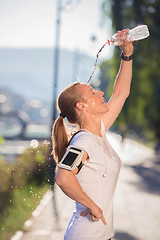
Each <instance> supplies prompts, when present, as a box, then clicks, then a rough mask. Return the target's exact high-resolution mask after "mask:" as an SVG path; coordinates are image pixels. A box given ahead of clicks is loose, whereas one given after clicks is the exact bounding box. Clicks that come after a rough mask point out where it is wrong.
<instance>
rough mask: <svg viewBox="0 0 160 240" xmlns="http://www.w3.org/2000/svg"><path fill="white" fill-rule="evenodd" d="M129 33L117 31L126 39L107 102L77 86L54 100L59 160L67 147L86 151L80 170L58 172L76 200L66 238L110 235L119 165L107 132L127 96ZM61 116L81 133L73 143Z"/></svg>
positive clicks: (78, 239) (87, 88) (97, 93)
mask: <svg viewBox="0 0 160 240" xmlns="http://www.w3.org/2000/svg"><path fill="white" fill-rule="evenodd" d="M127 32H128V29H127V30H123V31H121V32H118V34H119V37H121V38H123V39H124V43H123V45H122V46H120V48H121V50H122V55H121V58H122V62H121V66H120V69H119V73H118V75H117V78H116V81H115V85H114V90H113V94H112V96H111V98H110V100H109V102H108V103H106V102H105V101H104V98H103V95H104V93H103V92H101V91H96V90H94V89H93V88H92V87H91V86H89V85H88V84H82V83H79V82H77V83H73V84H71V85H70V86H68V87H67V88H66V89H64V90H63V91H62V92H61V94H60V95H59V98H58V107H59V110H60V112H61V113H60V116H59V117H58V119H57V120H56V121H55V124H54V127H53V151H54V156H55V158H56V159H57V162H60V160H61V159H62V157H63V155H64V153H65V152H66V150H67V146H69V145H73V146H75V147H81V148H83V149H84V150H85V151H84V153H83V156H82V163H83V167H82V168H81V170H80V171H79V170H78V167H76V168H75V169H74V170H73V171H69V170H66V169H62V168H59V169H58V171H57V174H56V183H57V184H58V185H59V186H60V188H61V189H62V191H63V192H64V193H65V194H66V195H67V196H69V197H70V198H72V199H73V200H75V201H76V208H75V210H74V212H73V216H72V218H71V220H70V223H69V225H68V227H67V230H66V233H65V236H64V240H107V239H111V237H112V236H113V234H114V232H113V199H114V192H115V187H116V183H117V179H118V174H119V170H120V166H121V162H120V159H119V157H118V155H117V154H116V153H115V151H114V150H113V149H112V147H111V145H110V144H109V142H108V141H107V139H106V134H105V132H106V131H107V130H108V129H109V128H110V127H111V125H112V124H113V123H114V121H115V119H116V118H117V116H118V114H119V112H120V111H121V109H122V106H123V104H124V102H125V100H126V98H127V97H128V95H129V92H130V85H131V77H132V58H133V44H132V43H131V42H130V43H128V42H126V41H125V39H126V35H127ZM64 117H66V118H67V120H68V122H69V123H71V124H76V125H77V126H78V127H79V129H80V131H78V133H77V134H75V135H74V136H73V137H72V138H71V139H69V136H68V134H67V131H66V129H65V125H64V120H63V118H64ZM69 140H70V141H69Z"/></svg>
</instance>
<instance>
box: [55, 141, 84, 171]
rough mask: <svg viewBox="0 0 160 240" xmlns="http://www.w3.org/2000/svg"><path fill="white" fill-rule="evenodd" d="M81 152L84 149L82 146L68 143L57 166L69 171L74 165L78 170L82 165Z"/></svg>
mask: <svg viewBox="0 0 160 240" xmlns="http://www.w3.org/2000/svg"><path fill="white" fill-rule="evenodd" d="M83 153H84V150H83V149H82V148H79V147H75V146H72V145H70V146H69V147H68V149H67V151H66V153H65V154H64V156H63V158H62V160H61V161H60V162H59V163H58V167H59V168H64V169H67V170H69V171H72V170H74V169H75V168H76V167H78V172H79V171H80V169H81V168H82V166H83V164H82V160H81V158H82V155H83ZM78 172H77V173H78Z"/></svg>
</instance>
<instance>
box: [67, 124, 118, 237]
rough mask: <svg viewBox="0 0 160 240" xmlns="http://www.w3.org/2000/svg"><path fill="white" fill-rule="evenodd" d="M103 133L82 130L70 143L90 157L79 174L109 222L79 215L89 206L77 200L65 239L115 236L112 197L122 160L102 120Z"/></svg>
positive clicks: (86, 190) (81, 183)
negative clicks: (110, 141) (109, 139)
mask: <svg viewBox="0 0 160 240" xmlns="http://www.w3.org/2000/svg"><path fill="white" fill-rule="evenodd" d="M101 134H102V137H100V136H98V135H95V134H93V133H91V132H88V131H81V132H79V133H77V134H76V135H75V136H74V137H73V139H72V140H71V143H70V144H71V145H74V146H77V147H82V148H83V149H84V150H85V151H86V152H87V154H88V156H89V159H87V160H86V161H85V163H84V166H83V167H82V169H81V170H80V172H79V173H78V174H77V175H76V177H77V179H78V181H79V183H80V185H81V187H82V189H83V190H84V192H86V193H87V195H88V196H89V197H90V198H91V199H92V200H93V201H94V202H95V203H96V204H97V205H98V206H99V207H100V208H101V209H102V210H103V212H104V217H105V219H106V222H107V225H104V224H103V223H102V221H101V220H99V221H98V222H94V221H92V220H91V219H90V217H89V216H88V215H87V216H86V217H82V216H80V213H81V212H82V211H84V210H85V209H86V207H85V206H83V205H82V204H80V203H78V202H76V208H75V210H74V213H73V216H72V219H71V221H70V223H69V225H68V228H67V231H66V234H65V238H64V239H65V240H72V239H73V240H106V239H109V238H111V237H112V236H113V233H114V231H113V199H114V193H115V188H116V183H117V180H118V175H119V171H120V167H121V161H120V158H119V157H118V155H117V154H116V152H115V151H114V150H113V148H112V147H111V145H110V143H109V142H108V140H107V138H106V133H105V129H104V125H103V123H102V128H101Z"/></svg>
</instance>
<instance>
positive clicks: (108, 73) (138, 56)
mask: <svg viewBox="0 0 160 240" xmlns="http://www.w3.org/2000/svg"><path fill="white" fill-rule="evenodd" d="M109 4H110V5H109ZM109 6H110V10H107V11H108V12H110V17H111V18H112V21H113V22H112V25H113V30H114V31H113V32H116V31H117V30H121V29H124V28H132V27H135V26H137V25H138V24H147V25H148V27H149V31H150V36H149V38H147V39H145V40H142V41H138V42H135V43H134V49H135V50H134V53H135V54H134V55H135V56H134V61H133V80H132V87H131V94H130V96H129V98H128V99H127V101H126V103H125V105H124V107H123V110H122V112H121V114H120V116H119V117H118V119H117V120H116V122H115V126H116V127H118V128H119V129H120V128H121V126H124V125H125V126H127V128H128V129H135V130H136V131H137V130H138V131H137V132H138V134H139V135H140V136H144V137H146V138H147V139H149V140H154V139H159V138H160V114H159V102H160V101H159V95H160V67H159V66H160V56H159V52H160V40H159V39H160V28H159V26H160V18H159V11H160V1H151V0H133V1H131V0H118V1H117V0H114V1H104V3H103V9H104V12H107V11H106V9H107V8H109ZM119 64H120V50H119V49H118V48H117V47H115V51H114V55H113V58H112V59H110V60H109V61H106V62H104V63H102V64H101V72H102V73H101V76H100V79H101V80H102V81H107V79H109V85H108V88H107V94H108V96H110V95H111V92H112V89H113V82H114V79H115V77H116V73H117V71H118V68H119ZM105 69H106V70H105Z"/></svg>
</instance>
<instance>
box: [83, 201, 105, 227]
mask: <svg viewBox="0 0 160 240" xmlns="http://www.w3.org/2000/svg"><path fill="white" fill-rule="evenodd" d="M87 214H89V216H90V218H91V219H92V220H93V221H99V220H100V219H101V220H102V222H103V224H104V225H106V224H107V223H106V220H105V218H104V215H103V211H102V209H101V208H99V207H98V206H97V205H95V206H94V208H93V209H89V208H87V210H86V211H84V212H82V213H81V216H83V217H85V216H86V215H87Z"/></svg>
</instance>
